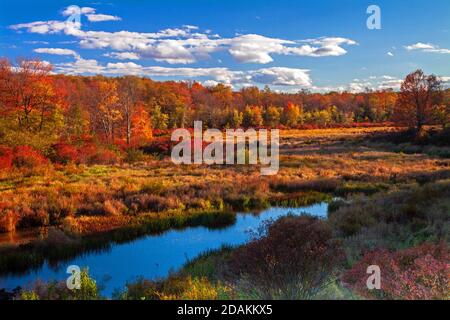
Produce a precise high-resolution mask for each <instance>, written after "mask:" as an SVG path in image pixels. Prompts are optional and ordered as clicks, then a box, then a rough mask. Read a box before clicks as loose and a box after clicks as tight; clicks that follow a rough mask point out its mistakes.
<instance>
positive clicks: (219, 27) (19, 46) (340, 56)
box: [0, 0, 450, 92]
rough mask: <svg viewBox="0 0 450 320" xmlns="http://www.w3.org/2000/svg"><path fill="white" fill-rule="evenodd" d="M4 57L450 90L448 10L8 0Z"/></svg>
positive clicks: (298, 83) (439, 0)
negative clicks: (427, 80) (407, 83)
mask: <svg viewBox="0 0 450 320" xmlns="http://www.w3.org/2000/svg"><path fill="white" fill-rule="evenodd" d="M370 5H376V6H377V7H378V8H379V10H380V15H379V17H380V19H379V20H377V19H376V18H377V17H378V16H373V14H374V13H375V14H376V12H374V11H370V12H369V13H367V10H368V7H369V6H370ZM368 19H369V20H370V21H369V22H371V23H372V24H371V25H373V23H374V22H377V21H379V22H380V25H379V28H375V29H374V28H368V26H367V20H368ZM373 19H375V20H373ZM5 56H6V57H7V58H9V59H10V60H11V61H15V60H17V59H18V58H21V57H25V58H39V59H41V60H43V61H46V62H48V63H51V64H52V65H53V71H54V72H55V73H64V74H81V75H95V74H103V75H106V76H120V75H128V74H133V75H139V76H145V77H150V78H152V79H154V80H162V81H163V80H196V81H200V82H202V83H203V84H205V85H215V84H217V83H224V84H226V85H230V86H232V87H233V88H234V89H236V90H238V89H239V88H241V87H245V86H258V87H260V88H262V87H264V86H266V85H268V86H270V87H271V88H272V89H273V90H279V91H283V92H297V91H299V90H301V89H309V90H311V91H314V92H315V91H317V92H325V91H332V90H337V91H343V90H347V91H353V92H357V91H362V90H364V89H365V88H366V87H368V88H371V89H386V88H393V89H394V90H395V89H398V88H399V85H400V83H401V79H402V78H404V77H405V76H406V75H407V74H408V73H410V72H412V71H414V70H416V69H419V68H420V69H423V70H424V71H425V72H426V73H433V74H436V75H438V76H440V77H441V79H442V80H443V81H444V83H445V84H446V85H448V84H449V83H450V1H449V0H433V1H424V0H409V1H405V0H372V1H364V0H339V1H338V0H336V1H333V0H314V1H299V0H295V1H294V0H292V1H288V0H277V1H266V0H259V1H255V0H253V1H248V0H240V1H233V0H228V1H214V0H209V1H207V0H197V1H190V0H184V1H180V0H176V1H174V0H172V1H138V0H127V1H119V0H107V1H82V0H80V1H75V0H70V1H54V0H40V1H30V0H14V1H11V0H1V2H0V57H5Z"/></svg>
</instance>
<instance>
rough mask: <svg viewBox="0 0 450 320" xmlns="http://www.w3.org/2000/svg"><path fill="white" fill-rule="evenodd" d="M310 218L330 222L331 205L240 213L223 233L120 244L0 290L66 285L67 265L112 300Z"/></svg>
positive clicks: (175, 234) (190, 231)
mask: <svg viewBox="0 0 450 320" xmlns="http://www.w3.org/2000/svg"><path fill="white" fill-rule="evenodd" d="M288 212H291V213H293V214H301V213H304V212H307V213H308V214H311V215H315V216H319V217H326V214H327V204H326V203H322V204H316V205H312V206H309V207H304V208H295V209H287V208H271V209H268V210H265V211H263V212H261V213H260V214H259V215H252V214H238V215H237V219H236V223H235V224H234V225H232V226H229V227H227V228H225V229H221V230H208V229H207V228H205V227H193V228H186V229H184V230H171V231H167V232H165V233H163V234H161V235H157V236H147V237H143V238H140V239H137V240H135V241H132V242H129V243H124V244H119V245H114V246H113V247H112V248H111V249H110V250H108V251H103V252H100V253H89V254H86V255H81V256H79V257H77V258H75V259H72V260H71V261H69V262H67V263H64V265H61V266H58V267H57V268H51V267H50V266H48V265H47V264H45V265H44V266H43V267H42V268H40V269H38V270H37V271H36V272H30V273H29V274H27V275H25V276H11V277H6V278H0V288H5V287H6V288H8V289H12V288H14V287H17V286H19V285H20V286H22V287H24V286H25V287H26V286H27V284H28V285H29V284H30V283H32V282H34V281H35V280H37V279H41V280H54V279H56V280H65V279H66V278H67V276H68V275H67V274H66V273H65V271H66V268H67V266H69V265H78V266H80V267H89V270H90V273H91V275H92V276H93V277H94V278H95V279H96V280H97V283H99V284H102V285H104V290H103V294H106V295H111V293H112V292H113V290H114V289H116V288H123V286H124V285H125V283H126V282H127V281H130V280H133V279H136V277H139V276H143V277H144V278H148V279H152V278H155V277H165V276H166V275H167V274H168V272H169V271H170V270H173V271H176V270H177V269H178V268H180V267H181V266H182V265H183V264H184V263H186V261H187V260H188V259H192V258H195V257H196V256H198V255H199V254H200V253H202V252H205V251H207V250H210V249H217V248H220V247H221V246H222V245H224V244H230V245H237V244H242V243H244V242H246V241H248V239H249V236H250V235H249V230H256V229H257V228H258V226H259V225H260V224H261V222H262V221H264V220H267V219H277V218H278V217H280V216H283V215H286V214H287V213H288Z"/></svg>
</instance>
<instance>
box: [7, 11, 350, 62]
mask: <svg viewBox="0 0 450 320" xmlns="http://www.w3.org/2000/svg"><path fill="white" fill-rule="evenodd" d="M77 10H78V11H79V12H81V14H83V15H85V16H86V17H87V18H88V20H90V21H107V20H120V18H119V17H116V16H110V15H105V14H98V13H97V12H96V10H95V9H94V8H91V7H82V8H79V7H73V6H71V7H68V8H66V9H65V10H64V11H63V12H62V14H63V16H71V15H73V14H75V13H76V12H77ZM80 27H81V25H80V23H77V22H65V21H54V20H53V21H37V22H31V23H24V24H17V25H12V26H10V28H12V29H14V30H18V31H20V30H26V31H27V32H30V33H39V34H56V33H63V34H66V35H69V36H73V37H75V38H77V39H78V42H79V45H80V46H81V47H82V48H86V49H111V50H113V51H118V52H131V53H134V54H135V56H136V57H139V58H148V59H153V60H155V61H158V62H166V63H169V64H190V63H195V62H197V61H198V60H201V59H208V58H210V55H211V54H212V53H215V52H218V51H228V53H229V54H230V55H231V56H232V57H233V58H234V59H235V60H236V61H238V62H242V63H258V64H267V63H270V62H272V61H273V60H274V57H273V56H274V55H293V56H309V57H324V56H340V55H344V54H346V53H347V50H346V49H344V46H351V45H356V44H357V43H356V42H355V41H354V40H351V39H347V38H341V37H322V38H317V39H308V40H300V41H292V40H286V39H278V38H270V37H265V36H262V35H258V34H245V35H237V36H235V37H231V38H222V37H221V36H220V35H213V34H211V32H210V31H205V32H203V33H202V32H199V27H197V26H192V25H184V26H182V27H181V28H168V29H163V30H160V31H157V32H132V31H117V32H106V31H92V30H82V29H81V28H80ZM111 56H112V57H113V56H114V55H113V53H111ZM116 56H117V57H120V56H119V55H116Z"/></svg>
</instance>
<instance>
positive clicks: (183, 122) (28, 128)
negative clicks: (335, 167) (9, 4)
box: [0, 59, 450, 149]
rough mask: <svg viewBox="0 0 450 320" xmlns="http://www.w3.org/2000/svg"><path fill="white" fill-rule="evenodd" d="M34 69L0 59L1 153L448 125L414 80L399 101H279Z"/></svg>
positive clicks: (268, 93) (259, 93)
mask: <svg viewBox="0 0 450 320" xmlns="http://www.w3.org/2000/svg"><path fill="white" fill-rule="evenodd" d="M51 71H52V67H51V66H50V65H49V64H47V63H44V62H41V61H36V60H25V59H24V60H20V61H18V62H17V63H16V64H12V63H11V62H10V61H8V60H7V59H0V116H1V118H0V144H3V145H11V146H17V145H30V146H32V147H35V148H37V149H43V148H46V147H48V146H50V145H52V144H54V143H57V142H58V141H61V140H64V141H70V140H71V139H75V138H77V137H82V136H93V137H96V138H98V139H99V140H101V141H103V142H105V143H109V144H114V143H122V144H125V145H126V146H136V145H142V144H145V143H146V142H147V141H149V140H150V139H151V137H152V131H154V130H166V129H172V128H179V127H190V126H192V124H193V121H194V120H201V121H202V122H203V124H204V125H205V126H206V127H210V128H236V127H244V128H245V127H262V126H267V127H282V128H283V127H285V128H300V127H308V126H309V127H329V126H340V125H352V124H354V123H361V122H372V123H379V122H386V121H392V122H396V123H399V124H406V125H409V126H413V127H416V128H417V129H419V130H420V129H421V128H422V127H423V126H424V125H426V124H441V125H442V126H445V125H447V124H448V123H449V114H450V112H449V100H450V91H449V89H447V90H444V89H443V88H442V83H441V82H440V80H439V79H438V78H437V77H436V76H434V75H430V76H428V75H425V74H424V73H423V72H422V71H421V70H417V71H415V72H413V73H411V74H410V75H408V76H407V77H406V78H405V81H404V82H403V84H402V86H401V90H400V91H399V92H395V91H393V90H379V91H372V90H369V89H367V90H366V91H365V92H361V93H350V92H328V93H323V94H321V93H312V92H309V91H307V90H302V91H299V92H297V93H278V92H274V91H272V90H271V89H270V88H269V87H267V86H266V87H265V88H264V89H262V90H261V89H259V88H257V87H246V88H242V89H241V90H239V91H233V90H232V89H231V88H230V87H228V86H226V85H223V84H218V85H216V86H211V87H205V86H203V85H202V84H201V83H199V82H192V81H191V82H188V81H183V82H175V81H166V82H159V81H153V80H151V79H149V78H141V77H136V76H123V77H104V76H89V77H87V76H71V75H56V74H53V73H52V72H51Z"/></svg>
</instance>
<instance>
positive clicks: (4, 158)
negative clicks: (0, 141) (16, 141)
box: [0, 146, 14, 170]
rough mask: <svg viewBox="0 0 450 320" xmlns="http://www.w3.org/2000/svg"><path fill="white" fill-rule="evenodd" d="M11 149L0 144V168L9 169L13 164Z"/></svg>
mask: <svg viewBox="0 0 450 320" xmlns="http://www.w3.org/2000/svg"><path fill="white" fill-rule="evenodd" d="M13 159H14V154H13V150H12V149H11V148H9V147H6V146H0V170H3V169H10V168H11V167H12V165H13Z"/></svg>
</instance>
